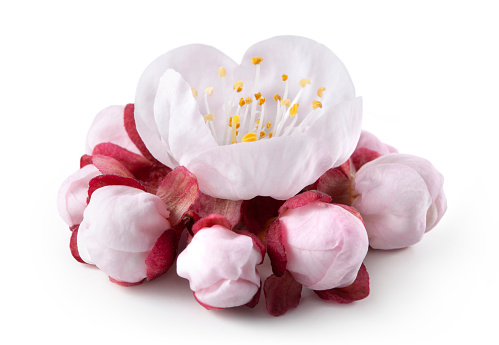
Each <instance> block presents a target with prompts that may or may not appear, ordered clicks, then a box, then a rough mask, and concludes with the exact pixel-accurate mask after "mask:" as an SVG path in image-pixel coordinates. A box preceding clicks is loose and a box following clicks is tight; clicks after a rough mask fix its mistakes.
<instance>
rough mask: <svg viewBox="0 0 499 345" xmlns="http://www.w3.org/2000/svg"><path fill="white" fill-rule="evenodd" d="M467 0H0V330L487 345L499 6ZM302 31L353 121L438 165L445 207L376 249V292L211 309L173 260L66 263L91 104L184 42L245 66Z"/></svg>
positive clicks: (65, 338)
mask: <svg viewBox="0 0 499 345" xmlns="http://www.w3.org/2000/svg"><path fill="white" fill-rule="evenodd" d="M493 4H494V2H493V1H490V2H484V1H469V2H467V3H464V2H460V1H449V2H443V1H428V2H425V1H414V2H409V1H404V2H402V1H393V2H387V1H365V2H360V1H345V3H336V2H332V1H258V0H254V1H236V0H233V1H215V0H212V1H193V0H191V1H185V2H180V1H162V2H160V1H157V2H151V1H140V2H139V1H137V2H134V3H131V2H128V1H116V2H105V1H95V2H94V1H84V2H79V3H77V2H69V1H65V2H62V1H61V2H59V3H57V2H54V1H37V2H34V1H33V2H15V3H14V2H7V1H5V2H2V4H1V5H0V35H1V36H0V37H1V47H2V49H1V50H2V52H1V53H0V62H1V63H0V97H1V98H0V99H1V108H0V110H1V119H2V124H1V126H0V128H1V135H0V140H1V145H0V147H1V150H2V151H1V158H2V161H1V169H0V171H1V174H2V175H1V183H2V188H1V193H0V200H1V208H0V209H1V220H2V223H1V224H2V225H1V230H0V236H1V240H0V255H1V257H0V258H1V260H0V262H1V272H2V274H1V277H2V278H1V279H2V281H1V286H2V291H3V292H2V293H1V294H0V296H1V297H0V299H1V305H0V310H1V314H2V316H3V318H4V320H3V321H2V323H1V327H0V328H1V331H0V338H4V340H5V339H6V340H7V342H4V341H2V343H5V344H21V343H35V342H36V343H40V342H42V341H43V342H45V341H46V342H47V343H48V342H50V343H56V344H58V343H65V344H66V343H67V344H101V343H109V342H113V343H120V344H138V343H142V342H144V343H153V342H154V343H156V344H159V343H165V344H166V343H168V344H193V343H195V342H197V343H208V344H215V343H217V344H225V343H238V344H258V343H262V342H269V343H270V342H273V343H276V342H277V341H279V342H283V343H287V344H302V343H306V344H317V343H321V344H322V343H333V344H366V343H369V344H421V343H424V344H451V343H455V342H457V341H458V340H463V341H466V342H471V341H473V342H474V343H476V344H491V343H495V342H496V341H497V340H498V336H497V308H498V307H499V303H498V302H499V299H498V297H497V295H498V292H499V279H498V268H497V263H498V255H497V252H498V246H499V243H498V240H499V235H498V232H499V227H498V225H497V221H496V218H495V217H497V214H498V213H497V206H499V205H498V202H497V198H496V195H497V193H498V192H499V189H498V182H497V181H498V179H497V167H498V164H497V157H498V144H497V129H498V127H497V124H498V121H497V119H498V116H499V111H498V108H499V107H498V105H497V99H498V97H499V87H498V85H499V67H498V66H499V52H498V33H499V25H498V17H499V16H498V14H499V12H498V10H497V9H496V8H495V7H494V6H493ZM282 34H293V35H300V36H306V37H309V38H312V39H315V40H316V41H319V42H321V43H324V44H325V45H327V46H328V47H330V48H331V50H333V51H334V52H335V53H336V54H337V55H338V56H339V57H340V59H342V61H343V62H344V63H345V65H346V66H347V68H348V70H349V72H350V74H351V77H352V79H353V81H354V84H355V86H356V90H357V94H358V95H361V96H363V99H364V128H365V129H367V130H370V131H372V132H373V133H375V134H377V135H378V137H380V138H381V139H382V140H383V141H385V142H387V143H389V144H392V145H394V146H395V147H397V148H398V149H399V150H400V151H401V152H405V153H411V154H415V155H418V156H422V157H425V158H427V159H429V160H430V161H432V162H433V163H434V165H435V166H436V167H437V168H438V169H439V170H440V171H441V172H442V173H443V174H444V176H445V178H446V181H445V191H446V194H447V198H448V204H449V208H448V211H447V214H446V215H445V216H444V218H443V220H442V222H441V223H440V224H439V225H438V226H437V227H436V228H435V229H434V230H433V231H432V232H431V233H429V234H427V235H426V236H425V238H424V239H423V241H422V242H420V243H419V244H417V245H415V246H413V247H410V248H408V249H405V250H399V251H392V252H383V251H372V252H370V253H369V254H368V256H367V259H366V266H367V268H368V271H369V273H370V276H371V295H370V296H369V297H368V298H367V299H365V300H363V301H359V302H356V303H354V304H351V305H346V306H343V305H336V304H330V303H326V302H323V301H321V300H319V299H318V298H316V297H315V295H313V294H310V292H305V293H304V295H303V298H302V301H301V304H300V306H299V307H298V308H297V309H296V310H294V311H292V312H290V313H288V314H287V315H285V316H283V317H280V318H272V317H270V316H268V315H267V314H266V312H265V309H264V303H263V296H262V301H261V303H260V305H259V306H258V307H257V308H255V309H254V310H247V309H233V310H224V311H217V312H214V311H207V310H205V309H203V308H202V307H201V306H199V305H198V304H197V303H196V302H195V300H194V299H193V298H192V294H191V291H190V290H189V288H188V283H187V281H185V280H182V279H180V278H178V277H177V276H176V274H175V270H174V269H172V270H170V271H169V272H168V273H167V274H166V275H165V276H162V277H160V278H158V279H156V280H155V281H152V282H149V283H147V284H143V285H141V286H138V287H135V288H122V287H119V286H117V285H114V284H112V283H110V282H109V281H108V280H107V277H106V276H105V275H104V274H103V273H102V272H99V271H98V270H96V269H92V268H90V267H86V266H84V265H81V264H79V263H77V262H76V261H74V260H73V258H72V257H71V255H70V252H69V249H68V243H69V237H70V232H69V230H68V229H67V227H66V225H65V224H64V223H63V221H62V220H61V219H60V218H59V216H58V214H57V210H56V202H55V201H56V193H57V189H58V187H59V185H60V184H61V183H62V181H63V180H64V179H65V178H66V176H68V175H69V174H70V173H72V172H73V171H75V170H76V169H77V168H78V162H79V157H80V155H81V154H82V153H83V150H84V142H85V135H86V131H87V129H88V126H89V125H90V123H91V121H92V119H93V116H94V115H95V114H96V113H97V112H98V111H99V110H101V109H103V108H105V107H107V106H108V105H112V104H126V103H131V102H133V101H134V93H135V85H136V82H137V80H138V78H139V76H140V74H141V72H142V70H143V69H144V68H145V67H146V66H147V65H148V64H149V62H150V61H152V60H153V59H154V58H156V57H157V56H158V55H160V54H162V53H164V52H166V51H168V50H170V49H172V48H175V47H177V46H181V45H185V44H189V43H204V44H209V45H213V46H215V47H217V48H218V49H220V50H222V51H224V52H226V53H227V54H228V55H229V56H231V57H233V58H234V59H235V60H236V61H238V60H240V58H241V57H242V55H243V53H244V51H245V49H246V48H247V47H248V46H250V45H251V44H253V43H255V42H257V41H259V40H262V39H265V38H269V37H272V36H276V35H282Z"/></svg>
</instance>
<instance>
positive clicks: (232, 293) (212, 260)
mask: <svg viewBox="0 0 499 345" xmlns="http://www.w3.org/2000/svg"><path fill="white" fill-rule="evenodd" d="M262 260H263V257H262V252H261V250H260V248H259V247H258V246H257V245H256V244H255V242H254V240H253V239H252V238H251V237H250V236H246V235H241V234H237V233H235V232H233V231H231V230H230V229H228V228H227V227H225V226H223V225H213V226H210V227H205V228H202V229H200V230H199V231H198V232H196V234H195V235H194V237H193V238H192V241H191V243H190V244H189V245H188V246H187V248H186V249H185V250H184V251H183V252H182V253H180V255H179V256H178V258H177V273H178V275H179V276H181V277H183V278H185V279H188V280H189V286H190V288H191V290H192V291H193V292H194V296H195V297H196V300H197V301H198V302H200V303H201V304H203V305H204V306H206V307H208V308H230V307H237V306H241V305H245V304H247V303H248V302H250V301H251V300H252V299H253V298H254V297H255V295H256V294H257V293H259V291H260V290H259V288H260V275H259V274H258V271H257V270H256V265H258V264H260V263H261V262H262Z"/></svg>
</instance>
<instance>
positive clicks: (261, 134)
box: [260, 131, 265, 139]
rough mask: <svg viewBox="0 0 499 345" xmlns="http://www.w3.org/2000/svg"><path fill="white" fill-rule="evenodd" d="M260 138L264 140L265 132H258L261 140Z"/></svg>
mask: <svg viewBox="0 0 499 345" xmlns="http://www.w3.org/2000/svg"><path fill="white" fill-rule="evenodd" d="M262 138H265V132H264V131H261V132H260V139H262Z"/></svg>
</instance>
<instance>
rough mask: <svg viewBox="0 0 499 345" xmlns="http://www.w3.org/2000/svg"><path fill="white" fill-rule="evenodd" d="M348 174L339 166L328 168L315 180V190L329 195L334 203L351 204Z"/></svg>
mask: <svg viewBox="0 0 499 345" xmlns="http://www.w3.org/2000/svg"><path fill="white" fill-rule="evenodd" d="M348 174H349V170H348ZM348 174H347V173H345V171H344V170H343V169H340V168H335V169H329V170H328V171H326V172H325V173H324V174H323V175H322V176H321V177H320V178H319V180H318V181H317V190H318V191H320V192H322V193H325V194H327V195H329V196H330V197H331V202H332V203H334V204H344V205H351V204H352V196H351V193H350V178H349V175H348Z"/></svg>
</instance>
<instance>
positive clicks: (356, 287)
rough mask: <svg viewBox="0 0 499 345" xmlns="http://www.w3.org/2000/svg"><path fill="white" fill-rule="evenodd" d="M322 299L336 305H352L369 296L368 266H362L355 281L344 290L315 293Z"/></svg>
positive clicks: (336, 289) (337, 289)
mask: <svg viewBox="0 0 499 345" xmlns="http://www.w3.org/2000/svg"><path fill="white" fill-rule="evenodd" d="M314 292H315V293H316V294H317V295H318V296H319V297H320V298H322V299H324V300H327V301H333V302H336V303H342V304H346V303H352V302H354V301H358V300H361V299H364V298H366V297H367V296H369V273H367V269H366V266H364V264H362V265H361V266H360V269H359V273H357V278H355V281H354V282H353V283H352V284H351V285H349V286H347V287H344V288H335V289H330V290H322V291H314Z"/></svg>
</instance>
